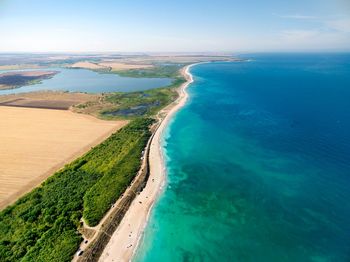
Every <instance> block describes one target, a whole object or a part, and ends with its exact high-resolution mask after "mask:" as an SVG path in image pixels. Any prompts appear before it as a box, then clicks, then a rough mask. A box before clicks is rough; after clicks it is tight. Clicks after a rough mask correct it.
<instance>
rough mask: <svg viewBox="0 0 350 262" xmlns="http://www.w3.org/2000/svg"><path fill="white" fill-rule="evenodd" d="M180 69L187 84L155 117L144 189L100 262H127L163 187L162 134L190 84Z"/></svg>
mask: <svg viewBox="0 0 350 262" xmlns="http://www.w3.org/2000/svg"><path fill="white" fill-rule="evenodd" d="M191 66H193V65H189V66H186V67H184V68H183V69H182V74H183V76H184V77H185V78H186V80H187V81H186V82H185V83H184V84H183V85H182V86H181V87H180V88H179V97H178V99H177V100H176V101H174V102H173V103H172V104H170V105H169V106H167V107H166V108H164V109H163V110H161V111H160V112H159V114H158V116H159V119H160V125H159V127H158V129H157V130H156V132H155V134H154V136H153V139H152V142H151V145H150V151H149V163H150V176H149V179H148V182H147V185H146V187H145V188H144V190H143V191H142V192H141V193H140V194H139V195H138V196H137V197H136V198H135V199H134V201H133V203H132V204H131V206H130V208H129V210H128V211H127V213H126V214H125V216H124V218H123V220H122V221H121V223H120V225H119V227H118V228H117V230H116V231H115V232H114V234H113V235H112V237H111V240H110V241H109V243H108V245H107V246H106V248H105V249H104V251H103V253H102V255H101V257H100V259H99V261H101V262H109V261H130V260H131V259H132V256H133V254H134V253H135V250H136V248H137V246H138V243H139V241H140V239H141V238H142V233H143V231H144V228H145V226H146V223H147V219H148V216H149V213H150V211H151V209H152V206H153V204H154V202H155V201H156V199H157V197H158V195H159V193H160V192H161V190H162V188H163V186H164V184H165V164H164V160H163V153H162V144H161V143H162V134H163V131H164V129H165V127H166V126H167V124H168V123H169V120H170V119H171V118H172V116H173V115H174V114H175V113H176V112H177V111H178V110H179V109H180V108H181V107H183V106H184V105H185V103H186V101H187V98H188V94H187V92H186V88H187V87H188V86H189V84H191V83H192V82H193V78H192V75H191V74H190V72H189V70H190V67H191Z"/></svg>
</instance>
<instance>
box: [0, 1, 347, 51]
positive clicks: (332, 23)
mask: <svg viewBox="0 0 350 262" xmlns="http://www.w3.org/2000/svg"><path fill="white" fill-rule="evenodd" d="M0 36H1V39H0V52H230V53H234V52H261V51H268V52H270V51H315V52H319V51H350V0H240V1H238V0H215V1H214V0H176V1H174V0H171V1H170V0H98V1H97V0H74V1H72V0H60V1H57V0H55V1H52V0H45V1H44V0H0Z"/></svg>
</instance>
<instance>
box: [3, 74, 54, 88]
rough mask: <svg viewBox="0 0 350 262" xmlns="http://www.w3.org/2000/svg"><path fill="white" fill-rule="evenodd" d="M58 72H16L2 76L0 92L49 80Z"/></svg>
mask: <svg viewBox="0 0 350 262" xmlns="http://www.w3.org/2000/svg"><path fill="white" fill-rule="evenodd" d="M57 73H59V72H58V71H15V72H7V73H1V74H0V90H1V89H12V88H18V87H21V86H25V85H29V84H32V83H39V82H40V81H41V80H44V79H49V78H51V77H53V76H54V75H56V74H57Z"/></svg>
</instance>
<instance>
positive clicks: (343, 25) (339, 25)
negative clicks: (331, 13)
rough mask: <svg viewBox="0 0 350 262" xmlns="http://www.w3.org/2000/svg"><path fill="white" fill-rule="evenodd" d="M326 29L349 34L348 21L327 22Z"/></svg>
mask: <svg viewBox="0 0 350 262" xmlns="http://www.w3.org/2000/svg"><path fill="white" fill-rule="evenodd" d="M326 25H327V27H328V28H330V29H332V30H335V31H339V32H344V33H350V19H339V20H333V21H328V22H327V23H326Z"/></svg>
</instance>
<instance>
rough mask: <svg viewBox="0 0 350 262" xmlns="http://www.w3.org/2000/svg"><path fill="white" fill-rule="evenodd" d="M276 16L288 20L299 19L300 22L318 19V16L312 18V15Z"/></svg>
mask: <svg viewBox="0 0 350 262" xmlns="http://www.w3.org/2000/svg"><path fill="white" fill-rule="evenodd" d="M275 15H276V16H278V17H280V18H286V19H298V20H312V19H317V17H316V16H311V15H300V14H291V15H278V14H275Z"/></svg>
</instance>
